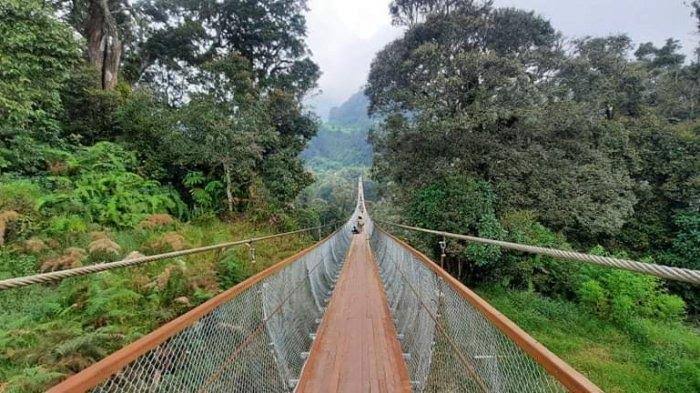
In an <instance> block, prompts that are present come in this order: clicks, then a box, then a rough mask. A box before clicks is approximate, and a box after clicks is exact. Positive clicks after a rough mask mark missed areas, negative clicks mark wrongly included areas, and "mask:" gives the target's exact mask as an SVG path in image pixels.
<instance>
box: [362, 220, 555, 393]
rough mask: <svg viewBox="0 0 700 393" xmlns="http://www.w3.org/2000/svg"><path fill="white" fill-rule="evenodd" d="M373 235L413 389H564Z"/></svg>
mask: <svg viewBox="0 0 700 393" xmlns="http://www.w3.org/2000/svg"><path fill="white" fill-rule="evenodd" d="M371 235H372V237H371V246H372V250H373V251H374V253H375V257H376V260H377V263H378V265H379V270H380V275H381V277H382V280H383V282H384V284H385V289H386V293H387V298H388V301H389V305H390V308H391V311H392V314H393V317H394V320H395V323H396V328H397V331H398V334H399V339H400V341H401V346H402V348H403V351H404V353H405V355H404V356H405V357H406V363H407V366H408V370H409V375H410V377H411V380H412V385H413V389H414V391H417V392H565V391H566V389H565V387H564V386H563V385H562V384H561V383H560V382H559V381H557V380H556V379H555V378H554V377H553V376H551V375H550V374H549V373H548V372H547V371H546V370H545V369H544V368H543V367H542V366H541V365H540V364H539V363H537V362H536V361H535V360H534V359H533V358H532V357H531V356H530V355H528V354H527V353H526V352H525V351H524V350H523V349H522V348H520V347H519V346H518V344H517V343H516V342H514V341H513V340H511V339H510V338H509V337H508V336H506V335H505V334H504V333H503V332H502V331H501V330H500V329H499V328H498V327H497V326H495V325H494V324H493V323H492V322H491V321H490V320H489V319H487V318H486V317H485V316H484V315H483V314H482V313H481V312H480V311H479V310H478V309H477V308H475V307H474V306H473V305H472V304H471V303H470V302H469V301H468V300H467V299H465V298H464V296H462V295H461V294H460V293H458V292H457V291H456V290H455V289H454V288H453V287H452V286H451V285H450V284H448V283H446V282H444V281H443V279H442V278H441V277H440V276H439V275H438V274H437V273H436V272H434V271H433V270H431V269H430V268H428V267H427V266H426V265H425V264H424V263H423V262H422V261H421V260H420V259H419V258H418V257H417V256H416V255H415V254H414V253H412V252H411V251H410V250H408V249H407V248H406V247H404V246H403V245H402V244H400V243H399V242H397V241H396V240H395V239H393V238H392V237H390V236H389V235H387V234H386V233H384V232H383V231H381V230H374V229H372V232H371Z"/></svg>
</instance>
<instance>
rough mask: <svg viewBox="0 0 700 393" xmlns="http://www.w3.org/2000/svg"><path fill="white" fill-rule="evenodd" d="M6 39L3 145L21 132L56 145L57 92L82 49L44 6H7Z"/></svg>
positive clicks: (0, 103)
mask: <svg viewBox="0 0 700 393" xmlns="http://www.w3.org/2000/svg"><path fill="white" fill-rule="evenodd" d="M0 36H2V37H3V39H2V42H0V129H2V130H3V143H5V142H6V141H7V140H9V139H12V137H13V135H12V133H16V132H23V133H26V134H25V135H31V137H32V138H34V139H37V140H42V141H50V140H52V136H55V134H56V133H57V131H58V123H57V121H56V116H57V115H58V114H59V112H60V110H61V100H60V97H59V95H58V94H56V91H57V90H59V89H60V88H61V87H62V86H63V84H64V83H65V81H66V80H67V79H68V76H69V73H70V70H71V68H72V67H73V65H74V64H76V63H77V61H78V59H79V55H80V54H79V51H78V44H77V42H76V41H75V39H74V38H73V34H72V32H71V30H70V29H69V28H68V26H66V25H64V24H63V23H61V22H59V21H58V20H57V19H56V18H55V17H54V16H53V15H52V10H51V9H50V8H49V7H47V6H46V5H45V4H44V2H42V1H40V0H6V1H3V2H2V4H0ZM3 147H4V146H3ZM17 169H20V168H17Z"/></svg>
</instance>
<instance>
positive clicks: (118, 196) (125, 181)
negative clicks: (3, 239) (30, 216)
mask: <svg viewBox="0 0 700 393" xmlns="http://www.w3.org/2000/svg"><path fill="white" fill-rule="evenodd" d="M135 163H136V159H135V157H134V155H133V154H132V153H130V152H127V151H126V150H124V149H123V148H121V147H120V146H118V145H114V144H111V143H107V142H100V143H98V144H96V145H94V146H92V147H88V148H85V149H81V150H79V151H78V152H77V153H76V154H75V155H74V156H71V157H69V158H68V160H67V163H66V164H67V166H68V168H69V170H68V172H69V173H68V175H67V176H56V177H52V178H50V180H51V183H52V184H53V185H54V186H55V191H54V192H53V193H50V194H47V195H44V196H42V197H41V198H39V201H38V205H39V209H40V210H41V211H42V213H44V214H47V215H50V216H56V215H57V214H68V216H67V217H65V219H60V220H56V221H53V223H52V227H54V229H55V230H58V231H61V230H67V229H70V228H71V227H74V226H75V224H73V223H75V222H76V219H77V216H78V215H79V216H82V217H84V218H85V219H86V220H87V221H88V222H94V223H98V224H103V225H110V226H116V227H133V226H135V225H136V224H137V223H139V222H140V221H141V220H142V219H143V218H145V217H146V216H147V215H149V214H153V213H161V212H169V213H172V214H175V215H177V216H180V217H182V216H184V214H185V207H184V205H183V203H182V202H181V201H180V199H179V197H178V195H177V194H176V193H175V192H174V191H172V190H169V189H167V188H164V187H162V186H160V184H159V183H158V182H156V181H154V180H146V179H144V178H142V177H141V176H139V175H137V174H135V173H133V172H129V170H130V169H131V168H133V167H134V166H135Z"/></svg>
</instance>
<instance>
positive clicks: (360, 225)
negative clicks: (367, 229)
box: [357, 216, 365, 233]
mask: <svg viewBox="0 0 700 393" xmlns="http://www.w3.org/2000/svg"><path fill="white" fill-rule="evenodd" d="M364 226H365V222H364V220H362V216H357V233H360V232H362V228H363V227H364Z"/></svg>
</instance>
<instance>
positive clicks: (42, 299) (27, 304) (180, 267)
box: [0, 218, 315, 393]
mask: <svg viewBox="0 0 700 393" xmlns="http://www.w3.org/2000/svg"><path fill="white" fill-rule="evenodd" d="M168 232H177V233H178V234H180V235H182V236H183V237H184V239H185V242H186V245H187V246H188V247H197V246H204V245H210V244H215V243H220V242H224V241H232V240H239V239H246V238H250V237H254V236H260V235H266V234H272V233H276V232H277V230H275V229H274V228H272V227H267V226H258V225H255V224H253V223H251V222H250V221H249V220H246V219H245V218H239V219H236V220H232V221H230V222H222V221H220V220H218V219H213V218H212V219H206V220H200V221H199V222H197V221H195V222H193V223H186V224H184V223H176V224H175V225H174V226H170V227H167V228H162V229H155V230H144V229H133V230H125V231H118V232H116V231H115V232H111V233H109V237H110V238H111V239H112V240H114V241H115V242H116V243H118V244H119V245H120V246H121V249H122V252H121V255H120V256H121V257H123V256H124V255H126V254H128V253H129V252H130V251H133V250H140V251H142V252H144V253H145V254H149V253H153V252H154V250H153V244H154V241H157V239H160V238H162V237H163V235H164V234H165V233H168ZM314 241H315V240H314V239H313V238H312V237H311V236H310V235H292V236H289V237H284V238H277V239H270V240H267V241H262V242H259V243H256V244H255V249H256V263H255V264H254V265H253V264H251V263H250V257H249V251H248V248H247V247H245V246H241V247H235V248H232V249H230V250H228V251H224V252H222V251H217V252H206V253H202V254H195V255H190V256H186V257H182V258H173V259H169V260H164V261H158V262H153V263H149V264H146V265H143V266H140V267H135V268H130V269H116V270H113V271H109V272H102V273H98V274H94V275H89V276H83V277H76V278H70V279H66V280H64V281H62V282H60V283H58V284H54V285H44V286H31V287H25V288H18V289H13V290H9V291H4V292H0V308H1V309H2V310H3V311H2V312H1V313H0V392H8V393H9V392H39V391H44V390H45V389H46V388H47V387H49V386H51V385H52V384H55V383H56V382H58V381H60V380H61V379H63V378H65V377H66V376H67V375H69V374H71V373H75V372H77V371H79V370H81V369H83V368H85V367H87V366H89V365H90V364H92V363H94V362H95V361H97V360H99V359H101V358H103V357H104V356H107V355H108V354H110V353H112V352H114V351H115V350H117V349H119V348H121V347H123V346H124V345H126V344H128V343H130V342H132V341H134V340H136V339H138V338H139V337H141V336H143V335H145V334H147V333H149V332H151V331H152V330H154V329H155V328H157V327H158V326H160V325H162V324H163V323H165V322H167V321H168V320H171V319H173V318H175V317H177V316H178V315H181V314H183V313H185V312H186V311H187V310H189V309H191V308H192V307H194V306H196V305H198V304H201V303H202V302H204V301H206V300H207V299H209V298H211V297H213V296H215V295H216V294H217V293H220V292H221V291H223V290H225V289H227V288H228V287H230V286H232V285H235V284H236V283H238V282H240V281H242V280H243V279H245V278H247V277H249V276H250V275H252V274H254V273H256V272H258V271H260V270H263V269H264V268H266V267H268V266H270V265H272V264H273V263H275V262H277V261H279V260H281V259H283V258H285V257H287V256H289V255H293V254H294V253H296V252H298V251H299V250H301V249H303V248H305V247H307V246H309V245H311V244H312V243H314ZM89 242H90V237H89V235H88V234H77V235H76V234H73V235H71V236H67V237H66V238H63V239H60V240H59V242H58V244H56V242H54V246H52V247H51V248H52V249H49V250H44V251H42V252H41V253H38V254H29V253H25V252H24V251H21V250H20V248H19V247H13V245H8V247H6V248H4V249H3V250H2V251H0V278H6V277H13V276H18V275H26V274H32V273H34V272H37V271H38V269H39V266H41V261H42V260H45V259H46V258H51V257H55V256H56V255H58V254H60V253H61V251H62V250H64V249H66V248H68V247H81V248H85V247H86V246H87V244H88V243H89ZM164 251H165V250H164ZM115 259H118V257H115ZM94 262H97V261H96V260H92V258H90V259H88V260H87V261H85V262H84V263H94Z"/></svg>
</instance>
